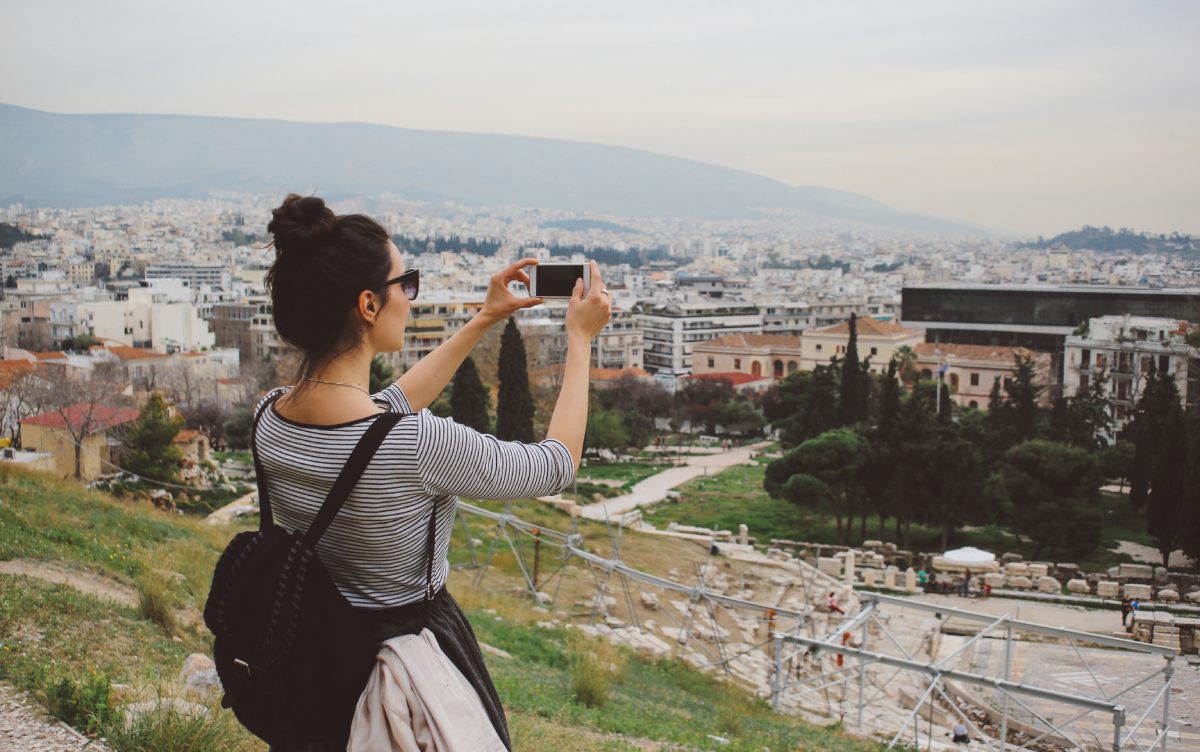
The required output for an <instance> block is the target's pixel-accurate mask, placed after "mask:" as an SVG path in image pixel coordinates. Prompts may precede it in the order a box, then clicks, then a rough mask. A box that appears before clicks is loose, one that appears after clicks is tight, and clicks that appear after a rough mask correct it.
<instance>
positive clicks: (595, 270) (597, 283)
mask: <svg viewBox="0 0 1200 752" xmlns="http://www.w3.org/2000/svg"><path fill="white" fill-rule="evenodd" d="M588 263H589V264H590V266H591V267H592V283H591V289H590V290H588V292H589V293H590V294H591V295H594V296H596V297H600V291H601V290H603V289H604V279H603V278H602V277H601V276H600V265H599V264H597V263H596V261H595V259H593V260H592V261H590V262H588Z"/></svg>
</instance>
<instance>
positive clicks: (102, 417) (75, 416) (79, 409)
mask: <svg viewBox="0 0 1200 752" xmlns="http://www.w3.org/2000/svg"><path fill="white" fill-rule="evenodd" d="M89 407H90V408H91V431H90V433H96V432H97V431H104V430H107V429H109V428H113V427H114V426H119V425H122V424H124V423H129V422H130V421H133V420H137V416H138V411H137V408H133V407H108V406H107V405H89V403H87V402H78V403H76V404H74V405H71V406H70V407H68V408H66V409H64V410H55V411H54V412H49V413H42V414H41V415H33V416H31V417H28V418H26V419H25V420H23V421H21V425H31V426H45V427H46V428H58V429H63V428H66V427H67V421H68V420H69V421H70V425H71V426H72V427H73V428H81V427H83V424H84V422H85V421H86V420H87V418H88V410H89ZM64 413H65V414H66V415H65V417H64Z"/></svg>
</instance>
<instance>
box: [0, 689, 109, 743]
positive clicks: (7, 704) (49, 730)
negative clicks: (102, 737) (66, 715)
mask: <svg viewBox="0 0 1200 752" xmlns="http://www.w3.org/2000/svg"><path fill="white" fill-rule="evenodd" d="M80 750H88V751H89V752H105V750H106V747H105V746H104V745H103V744H100V743H99V742H95V741H91V740H89V739H87V738H86V737H84V736H82V735H81V734H79V733H78V732H76V731H75V730H73V729H70V728H67V726H66V725H65V724H63V723H62V722H60V721H57V720H55V719H53V718H51V717H50V716H48V715H46V712H45V711H44V710H42V709H41V708H40V707H38V706H37V704H35V703H34V702H32V701H31V700H30V699H29V697H28V696H27V695H26V694H25V693H24V692H19V691H17V690H16V689H14V688H12V687H10V686H8V685H7V684H0V752H79V751H80Z"/></svg>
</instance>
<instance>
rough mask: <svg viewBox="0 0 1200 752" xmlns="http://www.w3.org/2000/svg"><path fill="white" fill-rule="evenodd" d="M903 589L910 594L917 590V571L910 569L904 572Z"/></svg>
mask: <svg viewBox="0 0 1200 752" xmlns="http://www.w3.org/2000/svg"><path fill="white" fill-rule="evenodd" d="M904 589H905V590H907V591H908V592H910V593H912V592H915V591H916V589H917V570H915V569H913V568H912V567H909V568H908V569H906V570H904Z"/></svg>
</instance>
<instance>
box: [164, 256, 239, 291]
mask: <svg viewBox="0 0 1200 752" xmlns="http://www.w3.org/2000/svg"><path fill="white" fill-rule="evenodd" d="M145 276H146V279H148V280H149V279H167V278H174V279H181V280H183V282H184V284H185V285H187V286H188V287H190V288H192V289H193V290H194V289H197V288H199V287H200V286H201V285H208V286H209V287H212V288H216V289H219V290H228V289H230V288H231V286H232V281H233V272H232V271H231V270H230V268H229V265H228V264H222V263H220V262H216V261H159V262H158V263H154V264H148V265H147V266H146V274H145Z"/></svg>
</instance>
